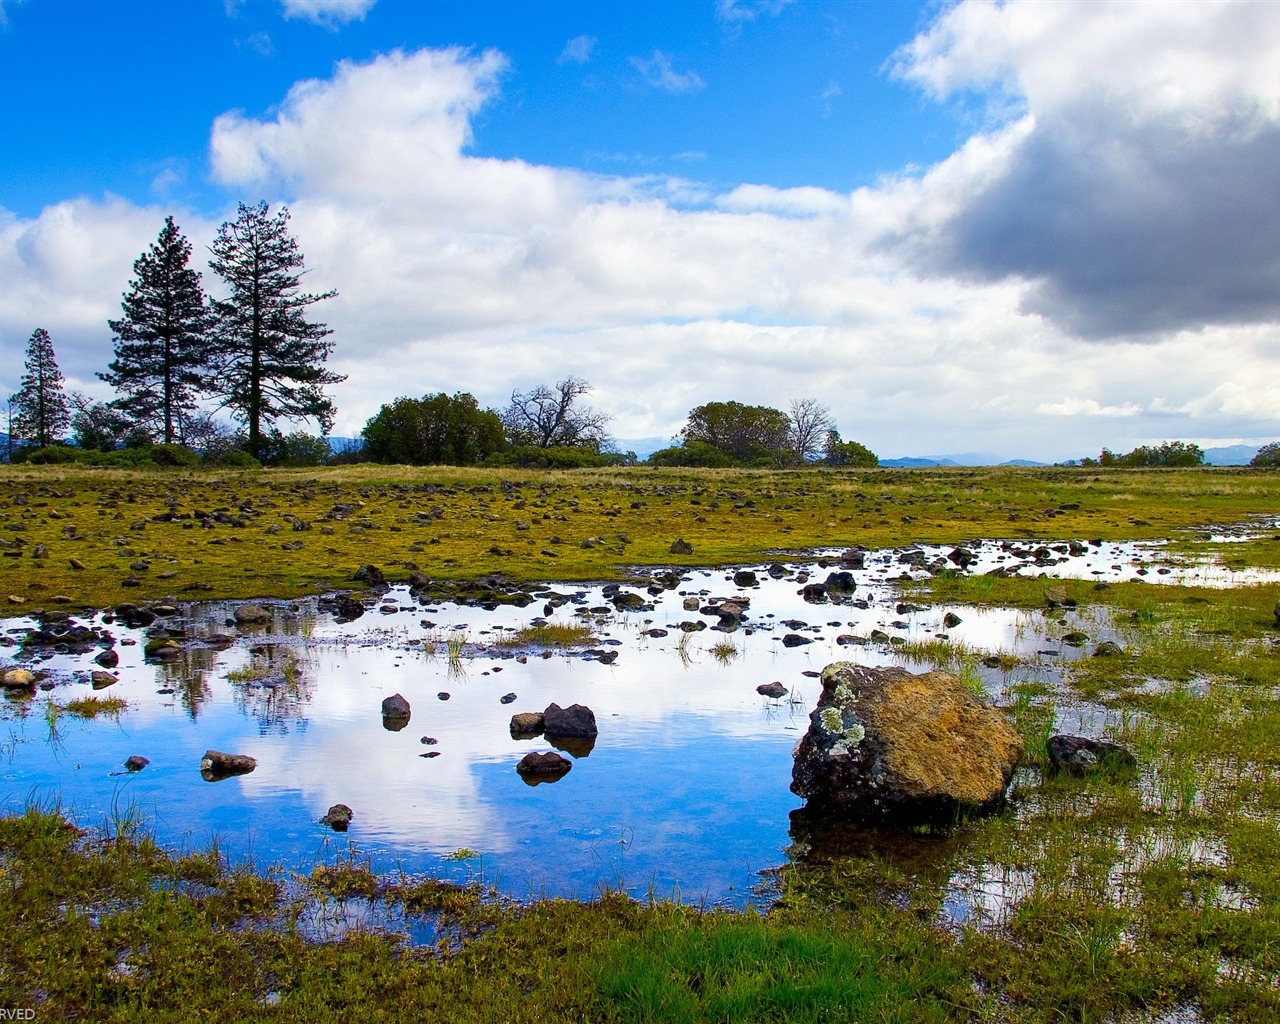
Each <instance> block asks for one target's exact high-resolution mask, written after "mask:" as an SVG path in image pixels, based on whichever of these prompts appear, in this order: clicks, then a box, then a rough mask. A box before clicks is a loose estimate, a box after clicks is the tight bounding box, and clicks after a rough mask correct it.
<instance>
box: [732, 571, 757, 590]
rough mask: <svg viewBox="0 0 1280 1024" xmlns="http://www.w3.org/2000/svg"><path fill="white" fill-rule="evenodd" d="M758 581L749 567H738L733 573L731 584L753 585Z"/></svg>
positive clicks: (740, 585) (739, 585)
mask: <svg viewBox="0 0 1280 1024" xmlns="http://www.w3.org/2000/svg"><path fill="white" fill-rule="evenodd" d="M759 583H760V580H759V579H758V578H757V577H756V574H755V573H754V572H752V571H751V570H750V569H739V570H738V571H737V572H735V573H734V574H733V585H734V586H735V587H754V586H757V585H758V584H759Z"/></svg>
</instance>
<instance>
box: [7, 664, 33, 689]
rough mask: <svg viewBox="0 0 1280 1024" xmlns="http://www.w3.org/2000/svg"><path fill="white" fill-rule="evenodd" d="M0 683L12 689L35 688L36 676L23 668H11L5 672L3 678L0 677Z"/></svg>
mask: <svg viewBox="0 0 1280 1024" xmlns="http://www.w3.org/2000/svg"><path fill="white" fill-rule="evenodd" d="M0 682H3V684H4V685H5V686H12V687H27V686H35V684H36V676H35V673H34V672H31V671H29V670H28V669H25V668H11V669H9V670H8V671H7V672H5V674H4V676H3V677H0Z"/></svg>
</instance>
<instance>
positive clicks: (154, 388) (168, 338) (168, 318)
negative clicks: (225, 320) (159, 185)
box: [98, 217, 210, 444]
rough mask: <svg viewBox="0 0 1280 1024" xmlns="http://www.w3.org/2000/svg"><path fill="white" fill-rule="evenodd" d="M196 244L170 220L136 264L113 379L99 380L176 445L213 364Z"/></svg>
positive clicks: (116, 323) (119, 327)
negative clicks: (194, 259)
mask: <svg viewBox="0 0 1280 1024" xmlns="http://www.w3.org/2000/svg"><path fill="white" fill-rule="evenodd" d="M190 258H191V243H190V242H188V241H187V240H186V238H185V237H183V235H182V232H181V231H179V230H178V227H177V225H176V224H174V223H173V218H172V217H167V218H165V222H164V227H163V228H161V230H160V235H159V237H158V238H157V239H156V242H155V244H154V245H152V246H151V247H150V248H149V249H148V251H147V252H144V253H143V254H142V255H141V256H139V257H138V259H137V260H136V261H135V262H134V264H133V272H134V274H135V278H134V280H132V281H130V282H129V289H130V290H129V291H128V292H127V293H126V294H125V296H124V298H123V300H122V301H121V303H120V304H121V306H122V307H123V309H124V316H123V317H122V318H121V319H119V320H108V321H107V323H108V325H109V326H110V327H111V329H112V330H113V331H115V332H116V335H117V337H116V338H115V347H116V358H115V360H114V362H112V363H111V365H110V367H109V369H110V371H111V372H110V373H100V374H98V376H99V377H101V378H102V379H103V380H105V381H106V382H107V383H108V384H110V385H111V386H112V387H114V388H115V389H116V390H117V391H120V392H123V394H122V395H121V397H120V398H118V399H116V401H115V402H113V403H112V404H113V405H114V407H115V408H117V409H119V410H120V411H121V412H123V413H124V414H125V415H127V416H129V417H130V418H132V419H133V421H134V422H135V423H137V424H139V425H141V426H144V427H147V428H150V429H153V430H154V431H155V432H156V433H157V434H161V435H163V437H164V441H165V443H166V444H172V443H173V442H174V441H176V440H177V439H178V437H179V435H180V433H181V431H180V424H181V417H182V414H183V413H189V412H190V411H191V410H193V409H195V408H196V399H197V398H198V396H199V394H200V391H201V389H202V387H203V382H204V377H205V367H206V364H207V363H208V359H209V340H208V334H209V327H210V315H209V310H208V307H206V305H205V301H204V293H203V291H201V288H200V275H199V274H198V273H197V272H196V271H194V270H192V269H190V267H188V266H187V263H188V261H189V260H190Z"/></svg>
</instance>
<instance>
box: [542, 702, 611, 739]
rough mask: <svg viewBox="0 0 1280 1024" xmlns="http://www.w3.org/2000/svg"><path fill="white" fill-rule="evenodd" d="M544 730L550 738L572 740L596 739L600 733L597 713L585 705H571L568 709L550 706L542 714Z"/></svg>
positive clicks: (555, 705)
mask: <svg viewBox="0 0 1280 1024" xmlns="http://www.w3.org/2000/svg"><path fill="white" fill-rule="evenodd" d="M542 730H543V732H545V733H546V734H547V735H548V736H564V737H568V738H571V739H572V738H577V739H595V738H596V735H597V733H598V730H597V729H596V716H595V712H593V711H592V710H591V709H590V708H589V707H587V706H586V705H583V704H570V705H569V706H568V707H567V708H562V707H561V706H560V705H559V704H548V705H547V709H546V710H545V711H543V712H542Z"/></svg>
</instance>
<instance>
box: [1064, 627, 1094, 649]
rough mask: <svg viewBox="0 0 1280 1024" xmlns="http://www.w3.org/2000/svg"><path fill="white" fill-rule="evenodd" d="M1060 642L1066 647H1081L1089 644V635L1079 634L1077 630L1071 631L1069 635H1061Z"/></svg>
mask: <svg viewBox="0 0 1280 1024" xmlns="http://www.w3.org/2000/svg"><path fill="white" fill-rule="evenodd" d="M1062 642H1063V643H1064V644H1066V645H1067V646H1068V647H1083V646H1084V645H1085V644H1087V643H1088V642H1089V635H1088V634H1087V633H1081V632H1080V631H1079V630H1078V629H1073V630H1072V631H1071V632H1070V633H1064V634H1063V635H1062Z"/></svg>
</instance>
